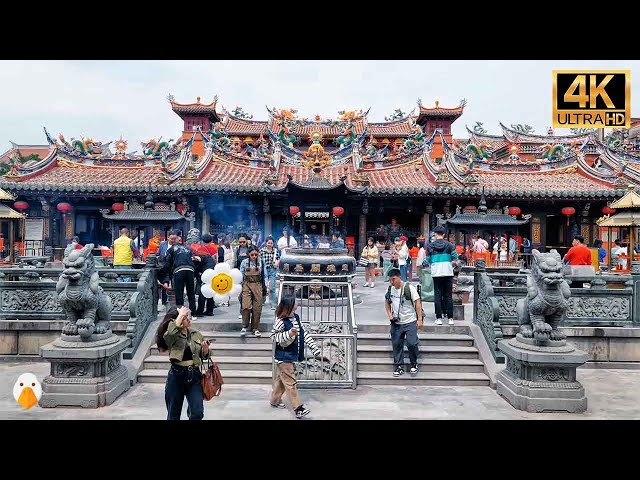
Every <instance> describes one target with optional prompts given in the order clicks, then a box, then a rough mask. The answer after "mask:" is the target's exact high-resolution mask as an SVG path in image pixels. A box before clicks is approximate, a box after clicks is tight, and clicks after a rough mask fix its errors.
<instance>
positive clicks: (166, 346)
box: [156, 306, 209, 420]
mask: <svg viewBox="0 0 640 480" xmlns="http://www.w3.org/2000/svg"><path fill="white" fill-rule="evenodd" d="M156 344H157V345H158V350H160V351H161V352H166V351H167V350H169V359H170V360H171V368H170V369H169V374H168V376H167V385H166V387H165V390H164V400H165V403H166V404H167V420H180V414H181V413H182V404H183V403H184V398H185V397H186V398H187V404H188V407H189V408H187V415H188V416H189V420H202V417H204V397H203V393H202V381H201V378H202V374H201V373H200V365H201V364H202V360H206V359H208V358H209V342H207V341H206V340H205V339H204V337H203V336H202V334H201V333H200V332H198V331H197V330H195V329H193V328H191V312H190V311H189V309H188V308H187V307H185V306H182V307H180V310H177V309H176V308H175V307H172V308H170V309H169V311H167V314H166V315H165V316H164V319H163V320H162V323H160V326H159V327H158V330H157V332H156Z"/></svg>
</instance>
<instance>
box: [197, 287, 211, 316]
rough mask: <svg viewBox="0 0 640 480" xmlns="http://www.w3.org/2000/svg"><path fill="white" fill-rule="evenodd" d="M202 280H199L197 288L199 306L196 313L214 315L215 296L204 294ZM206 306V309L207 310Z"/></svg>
mask: <svg viewBox="0 0 640 480" xmlns="http://www.w3.org/2000/svg"><path fill="white" fill-rule="evenodd" d="M201 286H202V282H201V281H199V280H198V286H197V287H196V290H197V291H198V308H197V309H196V315H208V316H211V315H213V305H214V304H213V297H211V298H207V297H205V296H204V295H203V294H202V290H201V288H200V287H201ZM205 307H206V310H205Z"/></svg>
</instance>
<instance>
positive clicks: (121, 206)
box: [111, 202, 124, 212]
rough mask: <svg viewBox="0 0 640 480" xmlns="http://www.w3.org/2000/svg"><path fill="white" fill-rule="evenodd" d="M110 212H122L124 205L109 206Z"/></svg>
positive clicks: (117, 203)
mask: <svg viewBox="0 0 640 480" xmlns="http://www.w3.org/2000/svg"><path fill="white" fill-rule="evenodd" d="M111 210H113V211H114V212H121V211H122V210H124V203H119V202H116V203H114V204H113V205H111Z"/></svg>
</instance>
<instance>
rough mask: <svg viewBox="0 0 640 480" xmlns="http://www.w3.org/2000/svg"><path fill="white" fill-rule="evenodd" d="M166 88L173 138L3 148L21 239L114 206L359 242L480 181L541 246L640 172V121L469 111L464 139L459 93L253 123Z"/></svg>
mask: <svg viewBox="0 0 640 480" xmlns="http://www.w3.org/2000/svg"><path fill="white" fill-rule="evenodd" d="M168 100H169V105H170V107H171V110H172V111H173V112H175V114H177V115H179V116H180V118H181V119H182V120H183V122H184V126H183V130H182V132H180V134H179V136H178V134H177V135H176V137H177V140H175V141H174V140H167V141H164V140H162V139H151V140H148V141H146V142H143V143H142V144H139V145H140V146H139V147H138V146H137V145H136V146H135V147H134V148H130V147H129V145H128V142H127V140H125V139H123V138H120V139H118V140H115V141H110V142H106V143H103V142H100V141H96V140H93V139H91V138H80V139H75V138H70V139H69V140H66V139H65V137H64V136H63V135H62V134H61V135H59V136H58V137H57V138H54V137H53V136H51V135H50V133H49V132H48V131H47V130H46V129H45V131H44V134H45V137H46V140H47V144H46V145H44V146H33V145H31V146H19V145H17V144H14V145H13V147H12V149H11V150H10V151H9V152H7V153H6V154H5V155H3V158H4V157H6V161H7V162H8V168H7V169H8V171H7V172H6V173H5V174H4V176H2V177H0V188H2V189H4V190H6V191H8V192H10V193H11V194H12V195H14V196H15V197H16V200H17V201H22V202H26V203H27V205H28V208H27V209H26V210H25V211H24V212H23V213H26V214H27V218H28V221H30V222H31V224H32V225H31V227H32V228H31V229H25V235H26V232H27V231H29V232H31V233H30V234H29V235H30V236H31V237H33V238H31V239H27V238H25V239H24V240H25V241H26V240H30V241H33V242H39V243H37V244H36V243H34V244H33V245H34V246H35V245H37V248H40V249H41V250H42V252H41V253H43V254H44V253H50V252H48V251H49V250H51V249H54V250H55V249H56V248H63V247H64V246H65V245H66V244H67V243H68V240H69V239H70V238H71V237H72V236H73V235H78V236H79V237H80V241H81V243H88V242H93V243H95V244H101V245H110V244H111V241H112V237H113V231H115V230H117V228H118V227H119V226H120V225H119V224H116V223H117V221H115V219H118V218H122V219H123V221H124V219H125V218H126V219H128V220H127V222H131V221H133V220H132V219H135V220H136V221H137V222H138V232H139V233H140V232H144V233H143V235H144V236H145V237H147V238H148V237H149V236H150V235H152V234H153V231H154V230H166V229H168V228H176V225H184V228H193V227H196V228H199V229H200V230H202V231H210V232H213V233H218V234H222V233H230V234H238V233H240V232H247V233H250V234H255V235H257V234H260V233H261V234H262V235H265V234H273V235H274V236H280V235H281V232H282V229H283V228H284V227H286V226H288V227H289V228H292V229H293V231H294V233H295V234H296V235H303V234H309V235H315V236H323V235H330V234H331V233H332V232H334V231H339V232H341V234H342V235H343V237H345V239H346V241H347V246H351V247H352V248H354V249H355V251H356V252H357V251H358V250H359V249H360V248H361V246H362V245H363V244H364V242H365V241H366V237H367V236H377V235H378V236H379V235H380V234H381V232H386V235H387V236H388V234H389V231H390V230H393V231H402V232H404V233H405V234H406V235H407V236H408V237H409V238H410V239H411V238H416V237H419V236H423V235H425V234H427V233H428V231H429V230H430V229H432V228H433V227H434V226H435V225H436V224H438V223H443V224H444V223H445V222H446V220H447V219H449V218H450V217H452V216H454V215H456V213H460V212H461V211H463V210H464V211H472V210H473V209H474V208H476V207H477V205H478V201H479V199H480V196H481V194H482V191H483V189H484V194H485V197H486V201H487V206H488V212H489V213H490V214H491V213H494V214H504V213H508V212H509V209H510V208H511V209H512V210H511V211H512V212H513V211H518V212H519V213H518V214H517V215H516V216H517V217H518V219H523V218H524V219H526V220H528V223H527V226H526V228H527V229H528V230H529V231H528V232H524V233H525V234H528V236H529V238H530V239H531V241H532V244H533V246H534V248H548V247H552V246H553V247H567V246H569V245H570V240H569V239H568V236H569V235H570V234H572V233H576V232H581V233H582V234H583V235H584V237H585V239H586V241H587V242H588V243H591V242H592V241H593V240H594V239H595V238H597V237H598V236H599V232H598V229H597V224H596V220H598V219H599V218H600V217H602V214H603V208H604V209H606V208H607V205H608V204H609V203H611V202H612V201H614V200H615V199H617V198H619V197H621V196H622V195H623V193H624V192H625V191H626V189H627V186H628V185H629V184H630V183H631V184H638V183H640V145H639V144H638V138H639V136H638V131H637V130H638V128H639V126H640V122H638V121H637V119H636V120H635V123H634V124H633V125H634V127H633V128H632V129H631V130H628V131H624V132H622V131H614V132H613V133H612V134H611V135H609V136H608V138H607V139H603V138H602V136H600V138H599V136H598V135H597V133H596V132H591V131H583V132H577V133H576V134H572V135H564V136H559V135H554V132H553V131H551V130H549V131H548V132H546V134H543V135H539V134H534V133H532V132H531V129H530V127H527V126H522V125H512V126H511V127H507V126H505V125H502V124H500V125H499V128H500V131H499V133H498V134H488V133H487V132H486V131H485V130H484V129H483V128H482V125H481V124H476V125H475V127H474V128H473V129H468V134H469V138H467V139H463V140H461V139H453V138H452V135H451V126H452V124H453V122H455V121H456V120H458V119H459V118H460V117H461V116H462V115H463V113H464V107H465V104H466V102H465V101H464V100H463V101H461V102H460V104H459V105H458V106H454V107H452V108H445V107H442V106H440V105H439V103H438V102H435V103H434V105H431V106H425V105H423V104H422V102H421V101H418V105H417V106H416V108H415V109H414V110H413V111H410V112H403V111H402V110H400V109H397V110H395V111H394V112H393V113H392V114H391V115H390V116H388V117H385V118H384V121H377V122H374V121H369V115H370V112H369V110H367V111H363V110H358V111H346V110H344V111H339V112H338V115H337V116H336V118H332V119H327V118H322V117H320V116H319V115H316V116H314V117H312V118H302V117H301V116H299V115H298V112H297V111H296V110H294V109H277V108H268V109H267V111H266V112H265V115H264V116H263V118H264V119H263V120H255V119H254V118H253V116H252V115H249V114H248V113H246V112H244V111H243V110H242V108H240V107H236V108H235V109H233V111H227V110H226V109H225V108H223V107H221V106H220V105H219V104H218V98H217V97H215V98H214V99H213V100H212V101H211V102H210V103H202V102H201V99H200V98H199V97H198V99H197V100H196V102H195V103H178V102H176V101H175V99H174V98H173V97H172V96H169V98H168ZM634 128H635V130H634ZM25 147H28V148H25ZM130 150H141V152H142V153H137V154H132V153H127V152H128V151H130ZM23 152H26V154H25V153H23ZM33 152H37V156H33V155H32V156H29V155H31V153H33ZM116 205H117V207H116ZM516 207H517V208H516ZM514 208H515V210H514ZM114 210H117V211H122V210H124V211H129V210H130V211H136V210H139V211H144V212H146V213H144V214H141V213H139V214H135V215H134V214H118V215H114V213H115V212H114ZM168 212H170V213H168ZM36 219H41V223H42V234H41V237H42V238H41V239H39V240H38V239H36V238H35V237H37V233H34V232H37V231H39V230H38V228H36V226H35V223H37V222H36ZM392 219H394V220H393V221H392ZM114 221H115V223H114ZM145 221H147V223H148V225H146V224H145ZM163 222H164V223H163ZM517 223H523V222H517ZM123 225H124V224H123ZM151 225H153V226H152V227H151ZM149 228H151V231H149ZM180 228H183V227H180ZM496 233H501V232H496ZM521 234H522V230H521Z"/></svg>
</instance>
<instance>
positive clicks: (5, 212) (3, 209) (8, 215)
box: [0, 203, 24, 220]
mask: <svg viewBox="0 0 640 480" xmlns="http://www.w3.org/2000/svg"><path fill="white" fill-rule="evenodd" d="M0 218H1V219H2V220H10V219H17V218H24V215H23V214H21V213H18V212H16V211H15V210H14V209H13V208H10V207H7V206H6V205H2V204H1V203H0Z"/></svg>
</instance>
